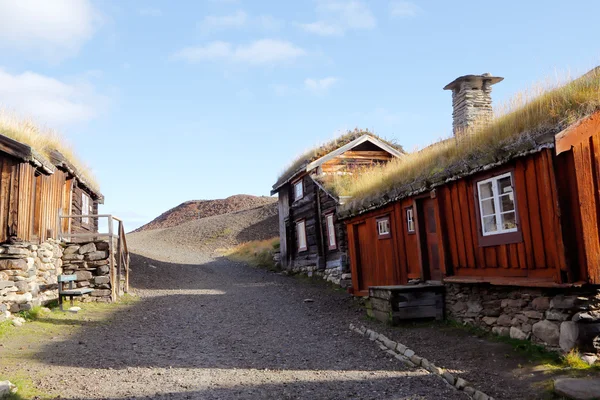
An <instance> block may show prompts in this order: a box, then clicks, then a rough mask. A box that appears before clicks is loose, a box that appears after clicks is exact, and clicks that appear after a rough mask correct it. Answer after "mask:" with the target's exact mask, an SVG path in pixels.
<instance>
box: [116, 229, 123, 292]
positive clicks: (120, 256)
mask: <svg viewBox="0 0 600 400" xmlns="http://www.w3.org/2000/svg"><path fill="white" fill-rule="evenodd" d="M122 227H123V222H122V221H121V220H119V228H118V232H117V235H118V237H117V295H118V296H119V297H120V296H121V294H122V293H121V270H122V265H123V254H122V253H121V252H122V251H123V249H122V248H121V231H122V229H121V228H122Z"/></svg>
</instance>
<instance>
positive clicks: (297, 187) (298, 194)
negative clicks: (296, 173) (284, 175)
mask: <svg viewBox="0 0 600 400" xmlns="http://www.w3.org/2000/svg"><path fill="white" fill-rule="evenodd" d="M302 197H304V185H303V183H302V179H301V180H299V181H298V182H296V183H294V200H298V199H301V198H302Z"/></svg>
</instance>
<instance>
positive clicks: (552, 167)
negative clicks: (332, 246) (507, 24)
mask: <svg viewBox="0 0 600 400" xmlns="http://www.w3.org/2000/svg"><path fill="white" fill-rule="evenodd" d="M501 79H502V78H497V77H492V76H490V75H487V74H484V75H468V76H464V77H460V78H458V79H457V80H455V81H454V82H452V83H451V84H449V85H448V86H446V88H445V89H449V90H452V91H453V105H454V114H453V115H454V131H455V137H454V138H452V139H449V140H446V141H443V142H440V143H438V144H435V145H433V146H430V147H429V148H426V149H424V150H422V152H432V153H431V154H438V155H439V157H440V158H439V159H440V162H443V160H444V157H446V155H447V154H448V153H447V152H445V150H444V148H446V149H448V148H450V147H449V146H457V147H460V146H461V141H464V140H471V139H469V138H468V137H465V136H464V135H470V134H477V132H483V131H482V130H481V129H486V130H487V131H486V132H488V134H489V133H490V132H491V133H494V132H497V131H498V129H496V128H495V127H494V126H493V122H492V123H491V125H490V123H489V121H490V120H491V98H490V92H491V85H493V84H494V83H497V82H499V81H500V80H501ZM569 85H571V86H570V87H569V88H567V89H565V88H559V89H556V90H563V92H562V93H561V94H560V95H563V96H568V93H569V91H571V92H577V91H578V89H585V90H590V91H592V93H595V94H594V95H593V96H595V97H594V98H593V99H594V101H596V103H595V104H596V105H594V106H592V107H590V108H588V111H587V112H586V113H585V115H584V116H583V118H580V119H579V120H578V121H577V122H575V123H571V124H568V123H565V120H567V115H564V116H558V117H557V118H554V119H553V118H548V119H547V120H545V121H542V123H540V124H539V126H536V127H535V129H529V130H527V131H523V132H513V134H512V135H511V136H509V137H507V138H506V139H504V140H502V141H500V143H499V145H498V146H497V147H496V151H495V152H494V154H490V152H489V151H488V152H481V153H479V154H477V153H475V152H473V153H472V154H465V156H464V157H463V159H462V160H460V162H456V163H454V164H452V165H447V166H446V168H445V169H444V170H443V171H439V166H437V169H438V170H437V171H435V168H432V166H431V165H423V172H424V173H423V174H421V175H420V176H421V178H419V179H415V180H412V181H410V182H406V180H404V181H403V179H401V178H400V179H399V183H398V185H396V186H394V187H391V188H388V189H387V191H386V192H385V195H384V196H381V194H377V195H373V196H372V197H369V196H366V197H365V196H363V198H361V199H355V200H352V201H348V202H347V203H345V204H343V205H340V206H339V207H338V218H340V219H341V220H343V221H344V223H345V224H346V229H347V240H348V252H349V258H350V265H351V272H352V291H353V293H354V294H355V295H358V296H367V295H369V288H373V287H378V286H385V285H392V286H402V285H408V284H409V283H417V282H419V283H422V282H429V283H432V284H439V283H442V282H443V284H444V285H445V287H446V313H447V315H449V316H450V317H452V318H454V319H457V320H460V321H463V322H466V323H470V324H475V325H478V326H480V327H483V328H486V329H491V330H492V331H493V332H494V333H498V334H502V335H509V336H511V337H514V338H519V339H525V338H531V339H533V340H535V341H538V342H542V343H545V344H547V345H549V346H550V347H554V348H556V347H558V346H560V347H561V348H562V349H563V350H564V351H568V350H569V349H571V348H573V347H574V346H577V345H579V346H581V347H582V348H586V349H587V351H593V352H598V351H600V348H597V347H598V346H597V343H598V340H596V347H595V348H591V344H590V343H591V342H590V340H587V342H586V343H577V340H575V339H573V340H571V339H569V337H572V336H573V335H575V337H577V335H579V336H581V335H583V333H581V332H583V331H584V330H585V329H588V330H589V329H592V328H591V327H592V326H594V328H593V329H596V330H597V332H596V331H594V332H596V339H600V336H597V333H598V332H600V330H599V329H600V318H598V316H599V315H600V312H598V310H597V308H598V305H597V304H598V300H600V290H599V289H600V286H598V285H600V218H599V216H600V195H599V193H600V179H599V177H600V111H594V107H596V106H597V104H598V100H600V73H599V72H598V70H597V69H596V70H593V71H591V72H590V73H588V74H586V75H585V76H583V77H582V78H580V79H578V80H575V81H573V82H571V83H570V84H569ZM565 93H566V94H565ZM488 106H489V107H488ZM486 107H487V109H488V111H485V109H486ZM525 107H528V105H525ZM534 107H537V106H536V105H535V104H534ZM482 110H483V111H482ZM571 111H573V110H571ZM482 112H484V113H485V112H488V113H490V115H487V116H484V118H481V115H480V116H474V114H476V113H482ZM520 115H524V114H519V111H518V110H517V111H516V112H515V114H514V115H513V116H512V117H513V118H514V120H513V121H514V122H515V124H514V126H520V124H519V118H520ZM509 118H511V116H510V115H509ZM474 121H480V122H481V121H484V122H485V123H484V124H483V125H480V126H479V127H476V126H474V125H470V124H473V122H474ZM549 121H552V123H548V122H549ZM478 129H480V130H478ZM471 132H473V133H471ZM472 140H475V139H472ZM466 147H468V146H466ZM466 147H465V148H466ZM411 156H412V157H415V159H418V157H419V155H418V154H415V155H408V156H407V157H411ZM423 158H424V159H425V158H426V157H423ZM565 299H568V300H565ZM590 311H593V312H590ZM585 312H587V314H585V315H586V316H589V318H583V317H582V315H583V314H582V313H585ZM385 318H387V317H386V316H384V319H385ZM582 323H583V325H582ZM574 326H577V328H574ZM575 329H577V332H580V333H578V334H573V332H574V330H575ZM548 332H550V333H548ZM569 335H571V336H569ZM588 336H589V335H588ZM582 337H583V336H582ZM563 338H564V340H563ZM588 339H589V338H588ZM569 340H571V341H569Z"/></svg>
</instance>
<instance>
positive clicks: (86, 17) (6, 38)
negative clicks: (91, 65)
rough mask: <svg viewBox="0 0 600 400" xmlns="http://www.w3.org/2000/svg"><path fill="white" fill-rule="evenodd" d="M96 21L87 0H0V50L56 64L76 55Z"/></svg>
mask: <svg viewBox="0 0 600 400" xmlns="http://www.w3.org/2000/svg"><path fill="white" fill-rule="evenodd" d="M99 18H100V17H99V14H98V12H97V11H96V10H95V9H94V7H93V6H92V4H91V2H90V1H89V0H52V1H44V0H19V1H15V0H0V48H11V49H17V50H19V51H23V52H29V53H30V54H33V55H35V56H36V57H42V58H45V59H50V60H51V61H58V60H60V59H63V58H65V57H67V56H71V55H73V54H75V53H77V51H78V50H79V48H80V47H81V46H82V45H83V43H85V42H86V41H87V40H89V39H90V38H91V37H92V35H93V34H94V31H95V28H96V27H97V24H98V22H99Z"/></svg>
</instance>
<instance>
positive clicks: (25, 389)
mask: <svg viewBox="0 0 600 400" xmlns="http://www.w3.org/2000/svg"><path fill="white" fill-rule="evenodd" d="M0 381H10V382H11V383H12V384H13V385H15V386H17V392H16V393H11V394H10V395H8V396H7V397H3V398H2V399H3V400H26V399H40V400H42V399H54V398H56V396H52V395H50V394H49V393H45V392H42V391H40V390H38V389H37V388H36V386H35V384H34V383H33V381H32V380H31V378H29V377H28V376H27V375H26V374H24V373H17V374H15V375H12V376H4V375H2V376H0Z"/></svg>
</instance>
